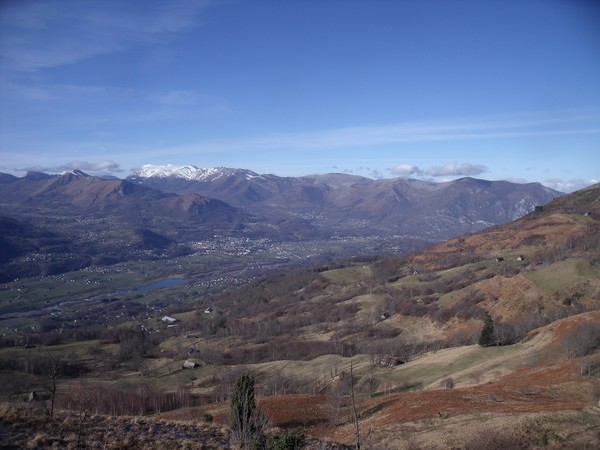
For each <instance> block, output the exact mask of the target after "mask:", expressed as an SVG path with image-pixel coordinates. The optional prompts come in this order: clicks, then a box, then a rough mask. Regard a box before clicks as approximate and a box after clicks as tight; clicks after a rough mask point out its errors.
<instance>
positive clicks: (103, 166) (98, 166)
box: [15, 160, 123, 173]
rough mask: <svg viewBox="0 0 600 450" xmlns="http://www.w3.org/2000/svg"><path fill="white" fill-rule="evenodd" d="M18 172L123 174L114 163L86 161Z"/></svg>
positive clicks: (36, 167) (37, 167) (27, 168)
mask: <svg viewBox="0 0 600 450" xmlns="http://www.w3.org/2000/svg"><path fill="white" fill-rule="evenodd" d="M15 170H16V171H18V172H49V173H57V172H58V173H60V172H64V171H66V170H82V171H84V172H85V171H87V172H123V169H121V167H120V166H119V165H118V164H117V163H116V162H114V161H111V160H107V161H98V162H95V163H90V162H88V161H71V162H68V163H66V164H62V165H60V166H54V167H43V166H34V167H24V168H21V169H15Z"/></svg>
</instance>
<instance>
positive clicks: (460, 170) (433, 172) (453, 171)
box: [426, 161, 487, 177]
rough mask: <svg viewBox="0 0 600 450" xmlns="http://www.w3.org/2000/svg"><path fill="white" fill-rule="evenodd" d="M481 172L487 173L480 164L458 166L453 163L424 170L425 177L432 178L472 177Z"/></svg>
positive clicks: (485, 168)
mask: <svg viewBox="0 0 600 450" xmlns="http://www.w3.org/2000/svg"><path fill="white" fill-rule="evenodd" d="M483 172H487V167H485V166H483V165H481V164H470V163H462V164H461V165H460V166H459V165H458V164H457V163H456V162H455V161H453V162H450V163H447V164H444V165H443V166H440V167H437V166H432V167H430V168H429V169H427V170H426V173H427V175H430V176H432V177H447V176H472V175H479V174H481V173H483Z"/></svg>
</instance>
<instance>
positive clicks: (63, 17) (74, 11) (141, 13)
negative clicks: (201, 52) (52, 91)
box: [0, 0, 208, 72]
mask: <svg viewBox="0 0 600 450" xmlns="http://www.w3.org/2000/svg"><path fill="white" fill-rule="evenodd" d="M207 5H208V1H165V2H146V3H145V5H144V8H137V7H136V6H137V4H136V3H135V2H134V3H130V2H110V3H108V4H107V3H106V2H102V1H85V2H82V1H78V0H56V1H53V2H50V3H48V2H40V1H28V2H12V3H11V4H3V5H2V14H0V29H2V30H3V31H1V32H0V33H1V39H0V55H1V59H2V61H4V62H3V63H2V67H3V68H4V69H5V70H6V69H8V70H12V71H21V72H34V71H37V70H39V69H44V68H50V67H57V66H61V65H65V64H71V63H75V62H77V61H80V60H83V59H86V58H89V57H93V56H97V55H102V54H109V53H114V52H120V51H124V50H127V49H129V48H133V47H139V46H145V45H151V44H157V43H160V44H162V43H164V42H165V41H168V40H169V39H172V38H173V37H175V36H177V35H178V34H179V33H182V32H185V31H187V30H190V29H191V28H193V27H194V26H196V24H197V21H196V19H197V16H198V13H199V12H200V11H201V10H202V9H203V8H205V7H206V6H207Z"/></svg>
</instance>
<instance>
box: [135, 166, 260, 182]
mask: <svg viewBox="0 0 600 450" xmlns="http://www.w3.org/2000/svg"><path fill="white" fill-rule="evenodd" d="M240 172H242V173H244V175H245V176H246V178H255V177H257V176H259V175H258V174H256V173H254V172H252V171H250V170H242V169H228V168H226V167H209V168H199V167H196V166H194V165H185V166H175V165H173V164H164V165H155V164H144V165H143V166H142V167H140V168H139V169H137V170H134V171H133V173H132V174H131V178H167V177H173V178H182V179H184V180H188V181H209V180H214V179H216V178H220V177H223V176H231V175H235V174H236V173H240Z"/></svg>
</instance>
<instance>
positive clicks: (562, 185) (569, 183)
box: [542, 178, 600, 193]
mask: <svg viewBox="0 0 600 450" xmlns="http://www.w3.org/2000/svg"><path fill="white" fill-rule="evenodd" d="M596 183H600V180H594V179H592V180H584V179H582V178H570V179H563V178H549V179H547V180H544V181H543V182H542V184H543V185H544V186H547V187H549V188H552V189H556V190H557V191H561V192H566V193H569V192H574V191H578V190H579V189H583V188H586V187H588V186H591V185H592V184H596Z"/></svg>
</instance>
